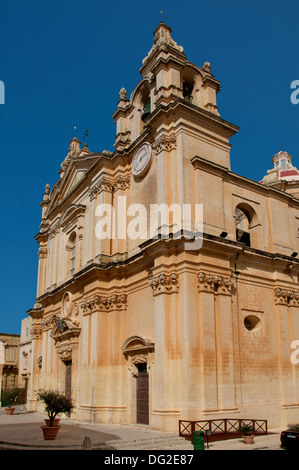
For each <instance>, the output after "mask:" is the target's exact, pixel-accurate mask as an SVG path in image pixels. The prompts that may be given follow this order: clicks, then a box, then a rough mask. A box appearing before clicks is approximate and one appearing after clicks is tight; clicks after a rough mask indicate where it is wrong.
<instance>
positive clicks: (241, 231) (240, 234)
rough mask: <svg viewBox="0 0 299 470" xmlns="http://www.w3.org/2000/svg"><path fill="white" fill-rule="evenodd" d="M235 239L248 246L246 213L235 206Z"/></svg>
mask: <svg viewBox="0 0 299 470" xmlns="http://www.w3.org/2000/svg"><path fill="white" fill-rule="evenodd" d="M235 217H236V239H237V241H238V242H241V243H245V245H246V246H250V233H249V219H248V216H247V215H246V213H245V212H244V211H243V210H242V209H240V208H239V207H237V208H236V211H235Z"/></svg>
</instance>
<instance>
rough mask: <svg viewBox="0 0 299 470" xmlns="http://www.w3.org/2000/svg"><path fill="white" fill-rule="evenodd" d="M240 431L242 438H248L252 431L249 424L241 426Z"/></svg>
mask: <svg viewBox="0 0 299 470" xmlns="http://www.w3.org/2000/svg"><path fill="white" fill-rule="evenodd" d="M240 431H241V432H242V433H243V434H244V436H250V434H251V433H252V432H253V431H254V429H253V427H252V426H251V424H242V425H241V426H240Z"/></svg>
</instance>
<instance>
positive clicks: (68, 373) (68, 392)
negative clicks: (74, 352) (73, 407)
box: [64, 361, 72, 400]
mask: <svg viewBox="0 0 299 470" xmlns="http://www.w3.org/2000/svg"><path fill="white" fill-rule="evenodd" d="M64 364H65V396H66V397H67V398H68V399H69V400H71V398H72V361H66V362H65V363H64Z"/></svg>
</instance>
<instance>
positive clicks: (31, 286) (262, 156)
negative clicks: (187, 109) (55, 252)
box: [0, 0, 299, 334]
mask: <svg viewBox="0 0 299 470" xmlns="http://www.w3.org/2000/svg"><path fill="white" fill-rule="evenodd" d="M0 10H1V11H0V80H1V81H3V82H4V84H5V104H4V105H0V144H1V145H0V155H1V171H0V174H1V185H0V191H1V209H2V210H1V221H2V227H1V231H0V242H1V245H0V249H1V288H2V296H1V300H2V302H1V309H0V332H2V333H14V334H18V333H20V326H21V320H22V319H23V318H25V317H26V311H27V310H28V309H29V308H31V307H33V305H34V303H35V296H36V281H37V264H38V258H37V249H38V246H37V243H36V241H35V240H34V236H35V235H36V233H37V232H38V230H39V223H40V217H41V208H40V206H39V203H40V201H41V199H42V196H43V192H44V187H45V184H46V183H49V184H50V185H51V186H53V185H54V183H55V182H56V181H57V179H58V177H59V175H58V170H59V168H60V164H61V162H62V161H63V160H64V158H65V156H66V154H67V149H68V144H69V141H70V140H71V138H72V137H73V131H72V130H70V127H74V126H76V127H77V136H78V137H79V138H80V139H81V140H82V138H83V134H84V131H85V129H86V128H88V129H89V138H88V146H89V148H90V149H91V150H92V151H101V150H104V149H106V150H110V151H113V143H114V137H115V124H114V122H113V119H112V114H113V113H114V111H115V109H116V105H117V102H118V99H119V90H120V88H121V87H125V88H126V90H127V92H128V95H130V93H131V91H132V90H133V89H134V88H135V86H136V84H137V83H138V82H139V80H140V78H141V77H140V74H139V68H140V67H141V64H142V59H143V58H144V57H145V56H146V55H147V53H148V51H149V50H150V48H151V47H152V44H153V31H154V30H155V28H156V27H157V25H158V24H159V22H160V21H161V20H163V21H164V22H165V23H167V24H168V25H169V26H171V28H172V37H173V38H174V40H175V41H176V42H177V43H178V44H179V45H181V46H183V47H184V50H185V53H186V55H187V57H188V59H189V60H190V62H193V63H195V64H196V65H199V66H202V65H203V64H204V62H205V61H209V62H210V63H211V65H212V72H213V74H214V75H215V77H216V79H217V80H219V81H221V83H222V90H221V92H220V93H219V94H218V105H219V111H220V114H221V117H222V118H223V119H226V120H228V121H230V122H232V123H234V124H236V125H238V126H240V131H239V133H238V134H237V135H236V136H234V137H233V138H232V140H231V143H232V151H231V166H232V170H233V171H234V172H236V173H239V174H241V175H244V176H246V177H248V178H251V179H254V180H260V179H261V178H262V177H263V176H264V175H265V174H266V172H267V169H269V168H270V167H271V166H272V165H271V158H272V156H273V155H274V154H275V153H277V152H279V150H281V149H283V150H286V151H288V152H289V153H291V154H292V155H293V164H294V165H295V166H298V167H299V139H298V116H299V105H297V106H296V105H293V104H292V103H291V101H290V95H291V92H292V90H291V89H290V85H291V82H292V81H293V80H299V61H298V46H299V44H298V42H299V36H298V18H299V2H298V0H288V1H287V2H283V1H280V0H271V2H269V1H268V0H267V1H266V0H259V1H257V0H251V1H250V2H247V1H246V2H245V1H242V0H241V1H236V0H227V1H225V2H224V1H223V0H214V1H213V2H206V1H193V0H190V1H189V2H181V1H180V2H179V1H177V0H172V1H163V0H161V1H156V0H153V1H151V2H140V1H138V2H137V1H131V0H127V1H126V2H123V1H110V2H102V1H99V0H93V1H91V0H84V1H81V0H72V1H69V0H60V1H58V0H51V1H47V0H43V1H42V0H39V1H33V0H26V1H24V0H22V1H21V0H1V5H0ZM161 10H162V11H163V12H164V14H165V15H166V16H167V18H168V19H167V20H166V19H165V17H162V15H161V13H160V11H161Z"/></svg>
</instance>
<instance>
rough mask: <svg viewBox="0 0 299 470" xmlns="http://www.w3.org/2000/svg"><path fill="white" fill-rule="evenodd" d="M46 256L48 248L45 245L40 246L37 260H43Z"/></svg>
mask: <svg viewBox="0 0 299 470" xmlns="http://www.w3.org/2000/svg"><path fill="white" fill-rule="evenodd" d="M47 256H48V248H47V246H46V245H41V246H40V247H39V249H38V257H39V259H45V258H47Z"/></svg>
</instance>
